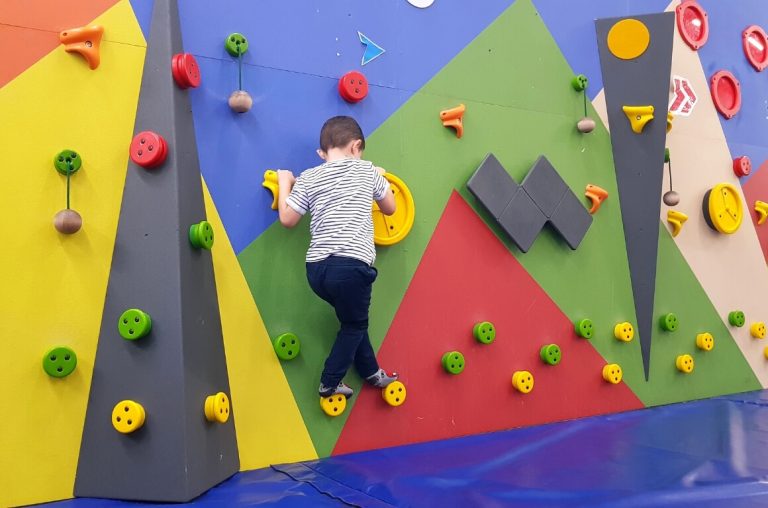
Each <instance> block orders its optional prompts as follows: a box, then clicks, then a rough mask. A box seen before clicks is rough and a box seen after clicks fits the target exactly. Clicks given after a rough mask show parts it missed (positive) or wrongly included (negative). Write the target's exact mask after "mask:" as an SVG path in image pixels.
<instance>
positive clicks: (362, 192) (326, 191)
mask: <svg viewBox="0 0 768 508" xmlns="http://www.w3.org/2000/svg"><path fill="white" fill-rule="evenodd" d="M387 192H389V182H387V180H386V179H385V178H384V177H383V176H381V175H380V174H379V172H378V171H376V169H374V167H373V163H371V162H368V161H363V160H359V159H351V158H350V159H340V160H336V161H333V162H326V163H325V164H322V165H320V166H317V167H314V168H311V169H308V170H306V171H304V172H303V173H302V174H301V175H300V176H299V177H298V178H297V179H296V183H295V184H294V186H293V190H292V191H291V193H290V194H289V195H288V198H287V199H286V203H287V204H288V206H290V207H291V208H293V209H294V210H295V211H296V212H298V213H300V214H301V215H304V214H305V213H307V212H309V213H310V215H311V216H312V221H311V222H310V224H309V232H310V233H311V235H312V239H311V240H310V243H309V250H308V251H307V258H306V259H307V263H313V262H316V261H322V260H323V259H325V258H327V257H328V256H343V257H349V258H355V259H359V260H360V261H363V262H365V263H368V264H369V265H372V264H373V262H374V261H375V260H376V249H375V248H374V246H373V219H372V218H371V203H372V202H373V201H379V200H381V199H383V198H384V196H386V195H387Z"/></svg>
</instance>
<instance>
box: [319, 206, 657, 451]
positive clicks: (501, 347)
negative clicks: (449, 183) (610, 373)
mask: <svg viewBox="0 0 768 508" xmlns="http://www.w3.org/2000/svg"><path fill="white" fill-rule="evenodd" d="M385 276H386V275H385ZM479 321H491V322H493V323H494V325H495V326H496V329H497V335H496V340H495V341H494V342H493V343H492V344H490V345H484V344H480V343H479V342H477V341H475V339H474V338H473V336H472V328H473V325H474V323H475V322H479ZM549 343H556V344H558V345H559V346H560V348H561V350H562V355H563V357H562V358H563V359H562V361H561V363H560V364H559V365H557V366H550V365H546V364H544V363H543V362H542V361H541V359H540V358H539V349H540V348H541V346H542V345H544V344H549ZM451 350H458V351H461V352H462V353H463V354H464V357H465V359H466V367H465V369H464V372H462V373H461V374H459V375H456V376H454V375H451V374H448V373H447V372H445V371H444V370H443V368H442V366H441V363H440V359H441V357H442V355H443V353H445V352H446V351H451ZM378 356H379V362H380V363H381V365H382V367H384V368H385V369H393V370H396V371H398V372H399V373H400V375H401V379H402V380H403V382H404V383H405V385H406V388H407V399H406V402H405V403H404V404H403V405H401V406H399V407H391V406H389V405H387V404H386V403H385V402H384V400H383V399H382V397H381V392H380V390H377V389H372V388H370V387H364V388H363V389H362V391H361V393H360V394H359V395H357V396H358V397H359V399H358V400H357V401H356V403H355V404H354V406H353V408H352V413H351V414H350V415H349V418H348V420H347V422H346V425H345V426H344V429H343V430H342V433H341V436H340V437H339V440H338V442H337V443H336V447H335V449H334V452H333V453H334V454H341V453H349V452H354V451H360V450H367V449H372V448H383V447H389V446H397V445H403V444H409V443H417V442H423V441H431V440H436V439H446V438H451V437H456V436H463V435H469V434H478V433H483V432H492V431H498V430H503V429H509V428H513V427H521V426H526V425H536V424H542V423H547V422H552V421H558V420H565V419H570V418H578V417H583V416H590V415H595V414H601V413H609V412H617V411H625V410H629V409H636V408H641V407H643V404H642V403H641V402H640V400H639V399H638V398H637V397H636V396H635V395H634V393H633V392H632V391H631V390H630V389H629V388H628V387H627V386H626V385H624V384H623V383H622V384H619V385H611V384H608V383H606V382H605V381H604V380H603V378H602V368H603V366H604V365H605V363H606V362H605V360H603V358H602V357H601V356H600V354H599V353H598V352H597V351H596V350H595V349H594V348H593V347H592V346H591V345H590V344H589V342H588V341H586V340H585V339H582V338H579V337H577V336H576V335H575V333H574V329H573V324H572V323H571V321H570V320H569V319H568V318H567V317H566V316H565V315H564V314H563V313H562V312H561V311H560V309H559V308H558V307H557V305H555V303H554V302H553V301H552V300H551V299H550V298H549V296H548V295H547V294H546V293H545V292H544V290H543V289H542V288H541V287H539V285H538V284H537V283H536V281H535V280H534V279H533V278H532V277H531V276H530V275H529V274H528V272H527V271H526V270H525V269H524V268H523V267H522V265H520V263H519V262H518V261H517V259H515V257H514V256H513V255H512V254H511V253H510V252H509V251H508V250H507V248H506V247H505V246H504V245H503V244H502V243H501V241H499V239H498V238H496V236H495V235H494V234H493V232H492V231H491V230H490V229H489V228H488V227H487V226H486V225H485V224H484V223H483V221H482V220H481V219H480V218H479V217H478V216H477V214H476V213H475V212H474V211H473V210H472V209H471V208H470V206H469V205H468V204H467V203H466V202H465V201H464V199H463V198H462V197H461V196H460V195H458V194H457V193H455V192H454V194H453V195H452V196H451V198H450V200H449V201H448V205H447V207H446V209H445V211H444V213H443V216H442V217H441V219H440V222H439V224H438V226H437V229H436V230H435V233H434V235H433V237H432V239H431V240H430V242H429V245H428V246H427V250H426V251H425V253H424V256H423V258H422V260H421V262H420V264H419V267H418V269H417V271H416V274H415V275H414V277H413V280H412V281H411V284H410V286H409V288H408V291H407V292H406V294H405V297H404V298H403V300H402V302H401V304H400V308H399V309H398V312H397V314H396V316H395V319H394V321H393V322H392V326H391V327H390V329H389V331H388V333H387V336H386V338H385V340H384V343H383V344H382V346H381V349H380V351H379V354H378ZM516 370H528V371H530V372H531V373H532V374H533V376H534V389H533V391H532V392H531V393H529V394H527V395H523V394H521V393H519V392H517V391H516V390H515V389H514V388H513V387H512V384H511V379H512V373H513V372H514V371H516Z"/></svg>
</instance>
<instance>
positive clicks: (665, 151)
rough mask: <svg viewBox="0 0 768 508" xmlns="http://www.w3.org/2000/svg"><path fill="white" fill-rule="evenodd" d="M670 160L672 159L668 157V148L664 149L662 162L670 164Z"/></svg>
mask: <svg viewBox="0 0 768 508" xmlns="http://www.w3.org/2000/svg"><path fill="white" fill-rule="evenodd" d="M671 160H672V157H671V156H670V152H669V147H667V148H665V149H664V162H665V163H667V162H670V161H671Z"/></svg>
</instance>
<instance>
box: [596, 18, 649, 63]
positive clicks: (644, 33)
mask: <svg viewBox="0 0 768 508" xmlns="http://www.w3.org/2000/svg"><path fill="white" fill-rule="evenodd" d="M650 42H651V33H650V32H649V31H648V27H647V26H645V24H644V23H643V22H642V21H640V20H637V19H622V20H621V21H619V22H617V23H616V24H615V25H613V26H612V27H611V29H610V31H609V32H608V40H607V43H608V49H609V50H610V52H611V54H612V55H613V56H615V57H616V58H620V59H622V60H634V59H635V58H637V57H639V56H640V55H642V54H643V53H645V50H646V49H648V45H649V44H650Z"/></svg>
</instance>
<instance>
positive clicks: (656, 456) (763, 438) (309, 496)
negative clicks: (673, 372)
mask: <svg viewBox="0 0 768 508" xmlns="http://www.w3.org/2000/svg"><path fill="white" fill-rule="evenodd" d="M385 430H386V429H382V431H385ZM187 504H188V505H191V506H199V507H224V506H227V507H240V506H286V507H292V506H300V507H306V506H312V507H324V506H345V505H351V506H366V507H367V506H372V507H376V506H429V507H432V506H440V507H453V506H456V507H459V506H461V507H473V506H482V507H496V506H504V507H517V506H520V507H527V508H538V507H565V506H589V507H611V508H623V507H633V508H634V507H651V506H653V507H682V506H693V505H695V506H696V508H708V507H722V506H728V508H738V507H765V506H768V391H758V392H749V393H743V394H738V395H730V396H725V397H718V398H714V399H709V400H702V401H696V402H689V403H684V404H674V405H669V406H662V407H657V408H652V409H645V410H640V411H632V412H628V413H621V414H612V415H605V416H599V417H594V418H585V419H581V420H574V421H570V422H562V423H556V424H551V425H544V426H538V427H530V428H525V429H517V430H511V431H506V432H497V433H494V434H485V435H480V436H471V437H465V438H459V439H452V440H446V441H437V442H432V443H424V444H418V445H410V446H401V447H397V448H389V449H385V450H376V451H370V452H363V453H355V454H350V455H345V456H340V457H332V458H329V459H323V460H317V461H309V462H303V463H300V464H291V465H280V466H273V467H272V468H268V469H261V470H258V471H249V472H245V473H240V474H238V475H236V476H234V477H233V478H231V479H230V480H228V481H226V482H224V483H223V484H221V485H219V486H218V487H216V488H214V489H211V490H210V491H208V492H207V493H206V494H204V495H203V496H201V497H200V498H198V499H197V500H195V501H194V502H192V503H187ZM46 506H54V507H58V508H81V507H97V506H98V507H115V508H117V507H129V506H152V505H151V504H145V503H127V502H117V501H105V500H96V499H76V500H70V501H64V502H60V503H52V504H50V505H46ZM180 506H186V505H180Z"/></svg>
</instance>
